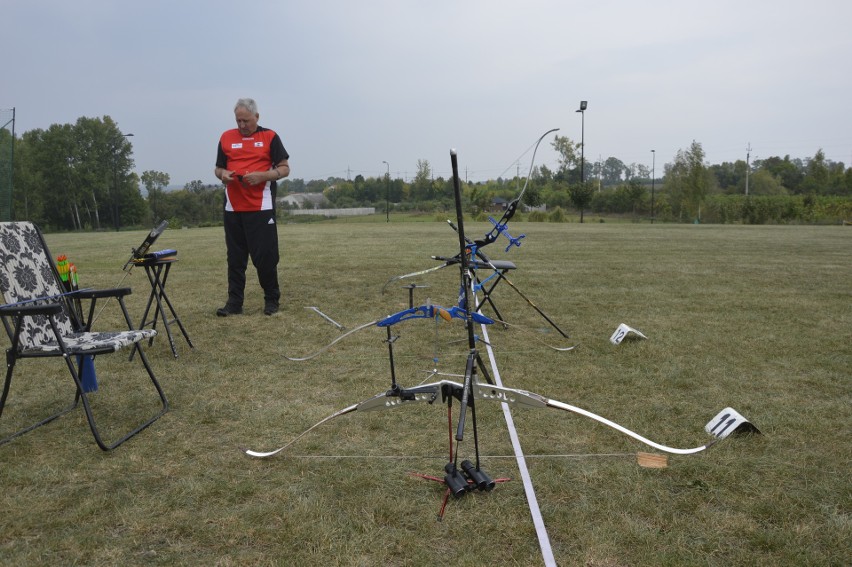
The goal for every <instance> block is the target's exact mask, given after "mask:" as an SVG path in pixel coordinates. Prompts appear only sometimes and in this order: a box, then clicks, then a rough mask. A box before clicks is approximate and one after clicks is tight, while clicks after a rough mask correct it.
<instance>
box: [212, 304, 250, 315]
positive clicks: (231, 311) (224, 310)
mask: <svg viewBox="0 0 852 567" xmlns="http://www.w3.org/2000/svg"><path fill="white" fill-rule="evenodd" d="M242 312H243V308H242V307H235V306H233V305H225V307H220V308H219V309H217V310H216V315H218V316H219V317H227V316H228V315H240V314H241V313H242Z"/></svg>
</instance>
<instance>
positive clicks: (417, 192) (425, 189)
mask: <svg viewBox="0 0 852 567" xmlns="http://www.w3.org/2000/svg"><path fill="white" fill-rule="evenodd" d="M432 196H433V190H432V168H431V166H430V165H429V160H425V159H419V160H417V173H416V174H415V175H414V181H413V182H412V183H411V198H412V199H414V200H415V201H428V200H429V199H431V198H432Z"/></svg>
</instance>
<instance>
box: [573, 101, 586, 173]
mask: <svg viewBox="0 0 852 567" xmlns="http://www.w3.org/2000/svg"><path fill="white" fill-rule="evenodd" d="M588 105H589V103H588V102H587V101H585V100H581V101H580V108H579V109H578V110H577V111H576V112H579V113H580V183H583V182H584V181H585V180H586V176H585V174H584V171H583V169H584V166H585V165H586V158H585V151H586V107H587V106H588Z"/></svg>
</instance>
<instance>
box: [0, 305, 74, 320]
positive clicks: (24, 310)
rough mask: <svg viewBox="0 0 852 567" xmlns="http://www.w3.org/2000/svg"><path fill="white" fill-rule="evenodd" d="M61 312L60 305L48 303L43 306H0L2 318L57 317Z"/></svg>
mask: <svg viewBox="0 0 852 567" xmlns="http://www.w3.org/2000/svg"><path fill="white" fill-rule="evenodd" d="M61 312H62V304H60V303H48V304H45V305H15V306H12V307H4V306H0V315H2V316H4V317H21V316H33V315H58V314H59V313H61Z"/></svg>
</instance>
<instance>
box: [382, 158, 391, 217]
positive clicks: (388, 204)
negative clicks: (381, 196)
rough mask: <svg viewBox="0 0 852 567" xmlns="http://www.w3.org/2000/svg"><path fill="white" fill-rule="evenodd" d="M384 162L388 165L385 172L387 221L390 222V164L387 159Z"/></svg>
mask: <svg viewBox="0 0 852 567" xmlns="http://www.w3.org/2000/svg"><path fill="white" fill-rule="evenodd" d="M382 163H383V164H385V165H386V166H388V171H387V173H386V174H385V218H386V219H387V220H385V222H390V164H389V163H388V162H386V161H385V160H382Z"/></svg>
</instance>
